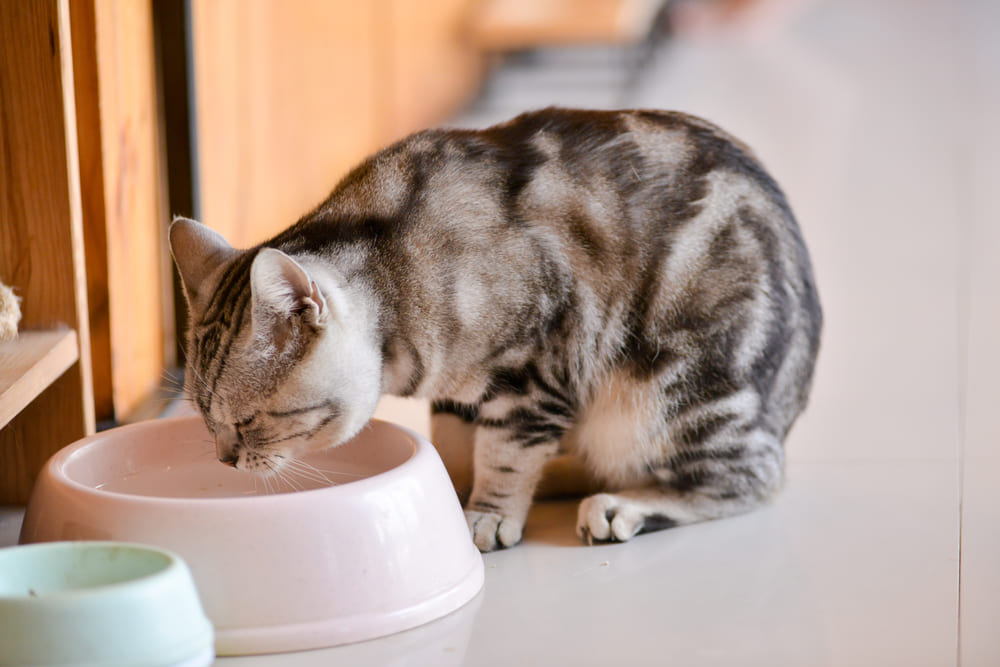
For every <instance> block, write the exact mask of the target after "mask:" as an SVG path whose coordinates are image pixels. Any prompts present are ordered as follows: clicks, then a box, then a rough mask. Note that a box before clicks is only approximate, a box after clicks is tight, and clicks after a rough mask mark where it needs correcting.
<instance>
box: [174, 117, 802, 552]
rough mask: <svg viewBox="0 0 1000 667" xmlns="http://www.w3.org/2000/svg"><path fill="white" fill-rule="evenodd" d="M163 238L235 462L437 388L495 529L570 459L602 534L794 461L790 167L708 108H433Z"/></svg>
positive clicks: (481, 540)
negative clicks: (465, 122)
mask: <svg viewBox="0 0 1000 667" xmlns="http://www.w3.org/2000/svg"><path fill="white" fill-rule="evenodd" d="M170 242H171V246H172V250H173V254H174V258H175V261H176V263H177V267H178V270H179V272H180V275H181V278H182V282H183V285H184V289H185V293H186V296H187V300H188V304H189V307H190V314H191V318H190V322H191V327H190V332H189V336H188V341H187V366H188V370H187V373H186V378H187V389H188V391H189V392H190V394H191V396H192V397H193V398H194V400H195V402H196V405H197V407H198V409H199V411H200V412H201V414H202V415H203V416H204V419H205V422H206V424H207V426H208V428H209V430H210V431H211V432H212V433H213V434H214V437H215V440H216V443H217V453H218V457H219V459H220V460H222V461H223V462H226V463H229V464H231V465H233V466H235V467H237V468H238V469H240V470H248V471H257V472H261V473H265V474H266V473H268V472H269V471H273V470H278V469H281V468H282V466H283V465H284V464H285V462H286V461H288V459H289V458H294V457H297V456H299V455H301V454H303V453H305V452H308V451H312V450H317V449H322V448H325V447H329V446H331V445H335V444H338V443H340V442H342V441H344V440H346V439H348V438H350V437H352V436H353V435H354V434H356V433H357V432H358V431H359V429H361V428H362V427H363V426H364V424H365V423H366V422H367V421H368V419H369V418H370V416H371V414H372V411H373V410H374V408H375V404H376V402H377V401H378V399H379V396H380V395H381V394H383V393H389V394H395V395H399V396H420V397H427V398H429V399H431V401H432V406H433V407H432V411H433V414H432V423H433V429H434V436H433V439H435V440H436V443H435V444H437V445H438V446H439V448H440V450H441V451H442V456H443V458H444V459H445V463H446V465H447V466H448V467H449V470H450V472H451V474H452V476H453V479H454V481H455V482H456V486H457V488H458V491H459V493H460V494H461V495H463V496H466V497H467V501H466V516H467V518H468V523H469V528H470V531H471V533H472V537H473V540H474V541H475V543H476V545H477V546H478V547H479V548H480V549H481V550H483V551H490V550H492V549H496V548H500V547H509V546H511V545H514V544H516V543H517V542H518V541H519V540H520V539H521V537H522V531H523V528H524V522H525V517H526V515H527V513H528V509H529V506H530V505H531V503H532V499H533V497H534V495H535V494H536V491H537V490H538V488H539V483H540V480H541V478H542V476H543V472H544V471H545V469H546V466H547V464H548V465H550V466H552V465H553V464H555V463H558V462H559V461H563V462H566V461H569V462H572V463H573V464H574V465H575V470H576V471H577V473H576V474H578V475H579V476H580V480H581V481H583V482H585V483H586V484H585V485H587V486H590V487H591V488H592V490H594V491H598V492H596V493H594V494H593V495H590V496H589V497H587V498H585V499H584V500H583V501H582V502H581V504H580V506H579V511H578V519H577V532H578V534H579V535H580V537H581V538H583V539H584V540H586V541H589V542H593V541H609V540H616V541H624V540H628V539H630V538H632V537H633V536H634V535H636V534H638V533H641V532H645V531H650V530H656V529H660V528H666V527H671V526H675V525H678V524H686V523H689V522H694V521H700V520H705V519H714V518H718V517H724V516H729V515H734V514H737V513H741V512H745V511H747V510H750V509H752V508H754V507H756V506H758V505H760V504H761V503H762V502H764V501H766V500H767V499H768V498H769V497H770V496H772V494H773V493H774V492H775V491H776V490H777V489H778V488H779V486H780V485H781V480H782V470H783V467H784V452H783V440H784V438H785V436H786V434H787V433H788V430H789V428H790V427H791V425H792V422H793V421H794V420H795V418H796V416H797V415H798V414H799V413H800V411H801V410H802V409H803V407H804V405H805V403H806V398H807V395H808V393H809V388H810V384H811V379H812V375H813V367H814V363H815V359H816V353H817V349H818V346H819V335H820V325H821V312H820V305H819V302H818V299H817V294H816V288H815V285H814V281H813V275H812V269H811V266H810V261H809V257H808V254H807V252H806V248H805V246H804V244H803V240H802V236H801V234H800V232H799V228H798V226H797V225H796V222H795V220H794V218H793V216H792V212H791V210H790V209H789V206H788V204H787V203H786V200H785V197H784V196H783V194H782V192H781V190H780V189H779V188H778V186H777V185H776V183H775V182H774V180H773V179H772V178H771V177H770V176H769V175H768V174H767V173H766V172H765V171H764V169H763V168H762V167H761V165H760V163H759V162H758V161H757V159H756V158H755V157H754V155H753V153H751V151H750V150H749V149H748V148H747V147H746V146H745V145H743V144H742V143H740V142H739V141H737V140H736V139H734V138H733V137H731V136H729V135H728V134H726V133H724V132H723V131H722V130H720V129H719V128H717V127H715V126H714V125H712V124H710V123H708V122H706V121H704V120H701V119H698V118H695V117H692V116H688V115H685V114H681V113H673V112H664V111H648V110H629V111H607V112H605V111H581V110H569V109H558V108H550V109H545V110H542V111H537V112H531V113H525V114H523V115H520V116H518V117H517V118H514V119H513V120H511V121H508V122H506V123H503V124H500V125H496V126H494V127H490V128H487V129H483V130H446V129H433V130H427V131H424V132H420V133H418V134H415V135H413V136H411V137H409V138H407V139H404V140H402V141H400V142H399V143H397V144H395V145H392V146H390V147H388V148H386V149H384V150H382V151H380V152H379V153H377V154H375V155H374V156H373V157H371V158H369V159H368V160H366V161H365V162H363V163H362V164H361V165H360V166H358V167H357V168H355V169H354V170H353V171H352V172H351V173H350V174H348V175H347V177H346V178H344V180H343V181H342V182H341V183H340V184H339V185H337V186H336V188H335V189H334V191H333V193H332V194H331V195H330V196H329V198H328V199H326V201H324V202H323V203H322V204H320V205H319V207H318V208H316V209H315V210H314V211H313V212H311V213H309V214H308V215H306V216H305V217H303V218H302V219H301V220H299V221H298V222H297V223H296V224H294V225H293V226H292V227H290V228H288V229H287V230H285V231H284V232H282V233H280V234H278V235H277V236H276V237H275V238H273V239H271V240H270V241H268V242H266V243H263V244H261V245H259V246H257V247H255V248H252V249H250V250H236V249H234V248H232V247H231V246H230V245H229V243H227V242H226V240H225V239H223V238H222V237H221V236H220V235H219V234H217V233H215V232H213V231H212V230H210V229H209V228H207V227H205V226H203V225H201V224H199V223H197V222H194V221H192V220H186V219H178V220H177V221H175V222H174V224H173V225H172V227H171V229H170ZM459 441H461V442H459ZM570 469H571V470H572V469H573V466H570Z"/></svg>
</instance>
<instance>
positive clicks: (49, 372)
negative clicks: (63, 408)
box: [0, 329, 80, 428]
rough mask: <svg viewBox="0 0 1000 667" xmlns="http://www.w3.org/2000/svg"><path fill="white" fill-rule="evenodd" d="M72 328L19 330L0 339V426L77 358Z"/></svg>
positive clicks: (9, 419) (77, 349)
mask: <svg viewBox="0 0 1000 667" xmlns="http://www.w3.org/2000/svg"><path fill="white" fill-rule="evenodd" d="M79 354H80V352H79V346H78V345H77V338H76V332H75V331H74V330H72V329H57V330H50V331H22V332H21V335H20V336H19V337H18V338H17V340H15V341H12V342H9V343H0V428H3V427H4V426H6V425H7V423H8V422H10V421H11V420H12V419H13V418H14V417H16V416H17V414H18V413H19V412H21V410H23V409H24V408H25V407H27V405H28V404H29V403H31V401H33V400H35V398H36V397H38V395H39V394H41V393H42V391H44V390H45V389H46V388H47V387H48V386H49V385H51V384H52V383H53V382H55V381H56V380H57V379H58V378H59V377H60V376H61V375H62V374H63V373H65V372H66V370H67V369H69V367H70V366H72V365H73V364H74V363H76V361H77V360H78V359H79Z"/></svg>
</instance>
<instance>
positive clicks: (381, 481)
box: [42, 415, 433, 508]
mask: <svg viewBox="0 0 1000 667" xmlns="http://www.w3.org/2000/svg"><path fill="white" fill-rule="evenodd" d="M201 420H202V418H201V416H200V415H185V416H181V417H166V418H162V419H149V420H144V421H140V422H135V423H132V424H125V425H122V426H116V427H115V428H113V429H108V430H106V431H101V432H99V433H94V434H93V435H89V436H87V437H85V438H81V439H80V440H77V441H75V442H73V443H70V444H69V445H66V446H65V447H63V448H62V449H60V450H59V451H58V452H56V453H55V454H53V455H52V457H51V458H50V459H49V460H48V462H47V463H46V464H45V466H44V468H43V472H42V474H44V475H48V476H50V477H52V478H54V479H55V480H58V482H59V483H61V484H65V485H67V486H69V487H71V488H72V489H73V490H74V491H76V492H80V493H83V494H85V495H87V496H90V497H92V498H94V499H100V500H104V501H115V502H122V501H123V500H124V501H126V502H129V503H132V504H136V505H147V506H155V507H176V506H178V505H179V504H191V503H196V504H198V505H199V506H201V507H209V506H211V507H219V508H224V507H225V506H226V505H232V504H235V503H239V504H240V505H241V506H243V507H245V506H246V503H266V504H268V505H272V506H273V505H275V504H276V503H292V502H295V503H297V502H299V499H301V498H302V497H304V496H305V495H312V496H315V495H316V494H338V493H352V494H354V493H358V492H362V493H363V492H364V491H366V490H368V487H373V488H374V487H375V486H383V485H385V484H386V483H391V482H392V481H394V480H395V479H397V478H403V477H408V476H409V475H410V474H411V469H413V468H415V467H416V466H418V465H420V461H421V460H423V459H425V458H426V456H427V448H428V447H433V445H431V444H430V443H429V442H428V441H427V439H426V438H424V437H423V436H422V435H420V434H419V433H417V432H415V431H413V430H411V429H409V428H406V427H405V426H400V425H399V424H394V423H392V422H388V421H385V420H382V419H374V418H372V419H370V420H369V421H368V422H366V423H365V425H364V426H363V427H361V430H359V431H358V433H356V434H355V435H354V436H353V438H356V437H358V436H360V435H361V434H362V433H363V432H364V431H365V430H367V429H369V428H371V427H372V426H373V425H378V426H379V427H388V428H390V429H395V430H398V431H400V432H401V434H402V435H403V436H405V437H406V438H407V439H408V440H409V441H410V443H411V444H412V450H411V451H410V453H409V454H408V456H407V457H406V458H405V459H404V460H403V461H402V462H400V463H399V464H398V465H395V466H393V467H391V468H389V469H388V470H383V471H382V472H378V473H375V474H374V475H369V476H367V477H363V478H361V479H354V480H350V481H347V482H343V483H338V484H331V485H329V486H323V487H319V488H314V489H303V490H301V491H286V492H282V493H271V494H258V495H251V496H218V497H190V496H144V495H139V494H134V493H124V492H121V491H114V490H105V489H101V488H97V487H94V486H89V485H87V484H84V483H82V482H80V481H78V480H76V479H73V478H72V477H70V476H69V474H67V472H66V467H67V466H68V465H69V464H70V463H71V462H72V461H74V460H75V459H76V458H77V457H80V456H83V453H82V450H85V449H86V448H87V447H89V446H92V445H94V444H95V443H97V442H100V441H102V440H104V439H106V438H108V437H113V436H111V435H110V434H112V433H113V432H119V431H120V430H126V429H127V430H136V431H139V430H143V429H149V428H167V427H169V425H170V424H177V423H186V422H201ZM353 438H351V439H353ZM349 440H350V439H349ZM349 440H348V441H349ZM348 441H345V442H348ZM341 444H344V443H341ZM339 446H340V445H336V446H335V447H339ZM220 465H221V464H220ZM347 487H350V488H349V489H348V488H347Z"/></svg>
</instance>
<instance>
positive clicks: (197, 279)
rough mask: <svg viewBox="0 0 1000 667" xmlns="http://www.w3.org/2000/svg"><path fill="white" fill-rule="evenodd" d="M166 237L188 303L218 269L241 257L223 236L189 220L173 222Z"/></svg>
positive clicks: (179, 219) (177, 219)
mask: <svg viewBox="0 0 1000 667" xmlns="http://www.w3.org/2000/svg"><path fill="white" fill-rule="evenodd" d="M167 235H168V237H169V239H170V253H171V254H172V255H173V256H174V263H175V264H176V265H177V272H178V273H179V274H180V276H181V282H182V283H183V284H184V293H185V294H186V295H187V298H188V302H189V303H191V302H193V301H194V300H195V299H196V298H197V296H198V293H199V291H200V290H202V289H203V286H204V282H205V279H206V278H207V277H208V276H209V275H211V273H212V272H213V271H214V270H215V269H217V268H218V267H219V266H221V265H222V264H224V263H225V262H228V261H229V260H230V259H232V258H233V257H235V256H236V255H238V254H239V253H240V251H239V250H236V249H235V248H233V246H231V245H229V242H228V241H226V239H225V238H223V237H222V234H219V233H218V232H216V231H214V230H212V229H210V228H208V227H206V226H205V225H203V224H201V223H200V222H196V221H194V220H189V219H187V218H180V217H178V218H174V221H173V223H172V224H171V225H170V231H169V232H168V233H167Z"/></svg>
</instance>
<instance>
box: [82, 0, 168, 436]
mask: <svg viewBox="0 0 1000 667" xmlns="http://www.w3.org/2000/svg"><path fill="white" fill-rule="evenodd" d="M71 10H72V24H73V37H74V68H75V71H76V74H77V77H76V78H77V85H76V102H77V107H78V109H79V114H78V118H77V121H78V128H79V136H80V170H81V182H82V188H83V202H84V208H83V213H84V228H85V230H86V235H85V240H86V244H85V248H86V253H87V268H88V276H89V278H88V280H89V282H88V302H89V304H90V317H91V330H92V346H91V349H92V354H93V361H94V387H95V398H96V405H97V411H98V414H99V415H100V417H101V418H102V419H110V418H116V419H118V420H128V419H129V417H130V415H132V414H133V413H134V412H135V410H136V409H137V408H138V407H139V406H142V405H143V404H144V402H145V401H146V400H147V399H148V398H149V397H150V396H151V395H152V394H153V392H154V391H155V390H156V388H157V387H158V385H159V383H160V380H161V377H162V372H163V368H164V365H165V364H166V363H172V362H173V358H172V351H173V346H172V345H170V344H169V340H165V339H169V338H171V337H172V334H173V322H172V318H171V317H172V316H171V315H170V313H171V312H172V311H171V310H167V309H165V308H164V304H165V303H168V302H169V300H170V297H169V294H170V291H169V290H170V280H169V274H168V273H166V272H167V270H168V268H169V265H168V264H167V262H166V249H165V246H164V239H165V237H166V224H167V215H166V210H165V208H164V197H163V194H162V193H163V190H164V185H163V178H162V150H161V147H160V143H161V142H160V124H159V106H158V94H157V86H156V74H155V69H154V63H155V61H154V43H153V21H152V11H151V5H150V3H149V2H148V1H139V0H73V2H72V3H71Z"/></svg>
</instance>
